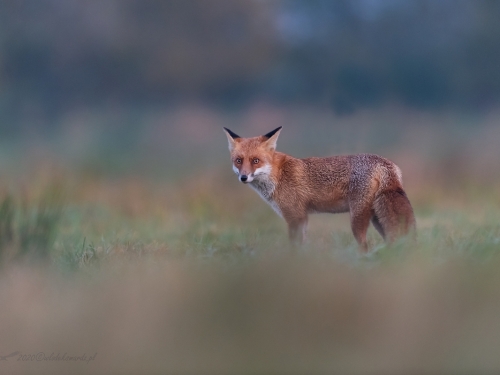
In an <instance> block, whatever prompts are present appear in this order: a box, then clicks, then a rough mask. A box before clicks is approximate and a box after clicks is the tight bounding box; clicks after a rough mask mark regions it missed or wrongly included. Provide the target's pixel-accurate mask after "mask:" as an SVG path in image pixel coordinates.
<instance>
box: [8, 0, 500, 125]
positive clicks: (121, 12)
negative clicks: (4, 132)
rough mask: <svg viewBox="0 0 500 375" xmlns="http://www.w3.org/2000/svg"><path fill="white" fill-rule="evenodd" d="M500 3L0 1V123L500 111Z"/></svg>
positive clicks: (458, 0) (426, 0)
mask: <svg viewBox="0 0 500 375" xmlns="http://www.w3.org/2000/svg"><path fill="white" fill-rule="evenodd" d="M499 19H500V1H489V0H475V1H470V0H439V1H435V0H405V1H398V0H336V1H330V0H283V1H277V0H276V1H259V0H189V1H185V0H106V1H98V0H79V1H69V0H25V1H2V2H0V122H1V126H2V127H4V128H5V126H6V123H12V119H17V118H33V117H36V118H43V117H52V116H56V115H58V114H60V113H62V112H64V111H66V110H67V109H70V108H73V107H82V106H84V107H87V106H102V105H113V106H116V105H118V106H119V105H127V106H128V105H131V104H133V105H139V106H141V105H170V104H176V103H178V102H180V101H186V100H188V101H203V102H207V103H209V104H213V105H220V106H225V107H239V106H241V105H245V104H247V103H249V102H252V101H255V100H260V99H264V100H268V101H271V102H275V103H279V104H296V103H307V104H315V105H320V106H328V107H331V108H333V109H335V110H336V111H338V112H350V111H353V110H355V109H357V108H360V107H363V106H375V105H380V104H384V103H387V102H396V103H402V104H405V105H409V106H417V107H425V108H441V107H444V106H449V107H457V108H458V107H459V108H472V109H477V108H479V109H481V108H484V107H488V106H493V105H496V104H498V102H499V100H500V69H499V68H500V22H499Z"/></svg>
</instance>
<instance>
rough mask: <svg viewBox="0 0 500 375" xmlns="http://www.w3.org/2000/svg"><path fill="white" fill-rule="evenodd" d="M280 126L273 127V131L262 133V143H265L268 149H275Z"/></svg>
mask: <svg viewBox="0 0 500 375" xmlns="http://www.w3.org/2000/svg"><path fill="white" fill-rule="evenodd" d="M281 128H282V126H280V127H279V128H276V129H274V130H273V131H270V132H269V133H267V134H265V135H263V136H262V137H264V143H265V144H266V146H267V148H269V149H270V150H273V151H274V150H275V149H276V142H277V141H278V137H279V135H280V132H281Z"/></svg>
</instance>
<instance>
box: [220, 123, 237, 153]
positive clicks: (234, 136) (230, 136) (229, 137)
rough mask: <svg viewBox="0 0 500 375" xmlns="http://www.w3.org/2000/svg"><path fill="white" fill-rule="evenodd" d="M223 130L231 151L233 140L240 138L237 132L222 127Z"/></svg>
mask: <svg viewBox="0 0 500 375" xmlns="http://www.w3.org/2000/svg"><path fill="white" fill-rule="evenodd" d="M223 129H224V132H225V133H226V136H227V141H228V143H229V151H233V148H234V141H235V140H236V139H238V138H241V137H240V136H239V135H238V134H236V133H234V132H232V131H231V130H229V129H228V128H223Z"/></svg>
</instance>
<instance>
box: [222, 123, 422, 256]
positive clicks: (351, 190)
mask: <svg viewBox="0 0 500 375" xmlns="http://www.w3.org/2000/svg"><path fill="white" fill-rule="evenodd" d="M223 129H224V131H225V133H226V136H227V140H228V145H229V152H230V156H231V162H232V165H233V171H234V173H235V174H236V175H237V176H238V179H239V181H240V182H242V183H243V184H246V185H249V186H250V187H251V188H253V190H255V191H256V192H257V193H258V194H259V195H260V196H261V198H262V199H263V200H264V201H265V202H267V203H268V204H269V205H270V206H271V207H272V208H273V210H274V211H275V212H276V213H277V214H278V215H279V216H280V217H281V218H283V219H285V221H286V223H287V224H288V237H289V240H290V242H291V243H292V244H294V245H299V246H300V245H302V244H303V242H304V239H305V235H306V230H307V222H308V216H309V214H313V213H344V212H349V214H350V223H351V230H352V233H353V235H354V238H355V240H356V241H357V243H358V247H359V251H360V253H361V254H368V250H369V249H368V243H367V239H366V233H367V230H368V227H369V225H370V222H371V223H372V224H373V226H374V227H375V229H376V230H377V231H378V233H379V234H380V235H381V236H382V238H383V239H384V240H385V241H386V243H388V244H392V243H393V242H394V241H395V240H396V239H398V238H399V237H401V236H406V235H408V234H410V233H415V231H416V221H415V216H414V213H413V208H412V206H411V203H410V200H409V199H408V196H407V195H406V192H405V191H404V189H403V177H402V173H401V169H400V168H399V167H398V166H397V165H396V164H394V163H393V162H392V161H390V160H388V159H385V158H383V157H381V156H378V155H375V154H353V155H338V156H330V157H309V158H305V159H299V158H295V157H293V156H290V155H287V154H285V153H282V152H278V151H276V144H277V140H278V136H279V134H280V132H281V129H282V126H280V127H278V128H276V129H274V130H272V131H270V132H269V133H267V134H265V135H262V136H258V137H252V138H242V137H240V136H239V135H237V134H236V133H234V132H233V131H231V130H229V129H227V128H225V127H224V128H223Z"/></svg>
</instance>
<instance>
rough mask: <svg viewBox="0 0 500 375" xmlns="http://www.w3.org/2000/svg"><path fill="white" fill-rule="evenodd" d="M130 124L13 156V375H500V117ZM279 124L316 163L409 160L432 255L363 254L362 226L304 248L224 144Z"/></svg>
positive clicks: (270, 111)
mask: <svg viewBox="0 0 500 375" xmlns="http://www.w3.org/2000/svg"><path fill="white" fill-rule="evenodd" d="M82 116H83V117H82ZM131 116H132V115H131V114H127V113H126V114H116V113H113V114H111V115H110V114H107V115H102V114H89V113H85V114H83V115H82V114H80V115H78V114H75V115H73V116H72V117H68V119H67V120H66V121H68V123H67V124H66V125H65V127H64V128H65V129H70V130H68V131H67V132H61V133H59V135H58V136H57V137H52V138H50V139H49V138H47V137H44V136H42V135H33V139H32V140H31V141H29V140H26V139H25V140H23V141H22V142H21V141H19V143H17V147H12V144H10V145H9V144H5V147H3V148H2V151H1V153H2V159H1V160H2V163H1V166H0V167H1V169H2V171H1V172H2V173H1V176H2V185H1V188H2V196H1V198H0V254H1V265H0V298H1V300H2V301H3V305H2V309H0V337H2V340H1V342H0V356H1V357H5V358H4V359H5V360H2V361H0V373H6V374H7V373H8V374H25V373H50V374H67V373H175V374H193V373H197V374H221V373H226V374H234V373H248V374H255V373H287V374H288V373H297V374H298V373H300V374H303V373H325V374H331V373H341V374H345V373H361V374H362V373H385V374H400V373H471V372H476V373H477V372H479V373H488V372H489V373H496V372H498V371H499V370H500V359H499V358H500V357H498V352H499V350H500V341H499V337H500V324H499V323H498V315H499V314H500V276H499V273H498V268H499V267H500V257H499V250H500V224H499V223H500V212H499V210H498V208H499V204H500V196H499V195H498V191H499V190H498V188H499V184H500V176H499V175H498V173H497V172H496V168H495V166H496V164H497V162H498V160H500V149H499V148H498V138H499V134H498V131H497V121H498V118H499V117H500V116H498V114H496V113H495V112H491V113H490V114H488V115H486V116H472V115H471V116H468V117H464V116H459V115H457V114H456V113H449V114H446V113H441V114H428V113H427V114H426V113H423V112H418V111H410V110H400V109H399V110H398V109H397V108H392V109H390V110H387V111H381V110H378V111H362V112H359V113H357V114H356V115H352V116H344V117H338V116H337V115H335V114H334V113H333V112H330V111H323V112H321V111H318V110H314V111H311V110H309V109H307V108H295V109H283V108H275V107H268V106H262V105H260V106H255V107H252V108H249V109H248V110H247V111H246V112H241V113H239V114H235V113H230V112H229V113H228V112H223V111H215V110H213V109H209V108H205V107H187V108H179V109H177V110H175V111H167V112H165V113H142V114H138V115H137V114H136V116H135V121H137V123H138V126H140V127H141V129H143V131H142V132H141V133H140V134H139V133H136V134H135V135H133V136H131V135H126V136H123V134H120V129H118V130H116V131H115V132H110V131H109V130H106V131H107V132H108V133H105V132H104V131H103V130H102V129H101V128H100V127H99V126H98V124H99V122H100V121H101V122H106V121H107V122H112V121H118V122H119V121H121V119H124V118H131ZM82 121H84V122H86V123H88V124H89V126H87V127H86V128H85V129H86V130H85V131H82V130H81V128H78V127H74V128H72V123H76V124H78V123H81V122H82ZM164 123H168V124H169V130H168V132H167V133H164V128H163V127H162V126H161V125H162V124H164ZM92 124H96V125H95V126H92ZM305 124H314V126H311V127H308V128H306V127H305ZM279 125H284V130H283V132H282V135H281V138H280V140H279V142H278V148H279V149H280V150H282V151H284V152H288V153H290V154H293V155H296V156H299V157H300V156H309V155H329V154H336V153H346V152H361V151H363V152H377V153H380V154H382V155H383V156H386V157H389V158H391V159H392V160H394V161H395V162H396V163H398V164H399V166H400V167H401V169H402V170H403V175H404V180H405V187H406V189H407V191H408V195H409V197H410V199H411V201H412V203H413V205H414V207H415V212H416V216H417V223H418V243H417V244H415V245H412V244H407V243H405V242H401V243H397V244H395V245H394V246H393V247H391V248H388V247H386V246H385V245H384V243H383V242H382V240H381V238H380V237H379V236H378V235H377V234H376V233H375V231H373V230H372V229H370V233H369V240H370V244H371V247H372V248H375V249H377V250H378V252H377V254H376V255H374V256H373V257H371V258H368V259H365V258H358V257H357V252H356V251H357V250H356V249H357V246H356V243H355V241H354V239H353V237H352V234H351V232H350V227H349V219H348V216H347V215H317V216H313V217H312V218H311V223H310V231H309V236H308V242H307V243H306V245H305V247H304V249H303V250H301V251H299V252H295V253H294V252H292V251H291V249H289V247H288V243H287V241H286V231H285V224H284V222H282V221H281V220H280V219H279V218H278V217H277V216H276V215H275V214H274V213H273V212H272V210H271V209H270V208H269V207H268V206H267V205H265V204H264V203H263V202H261V201H260V198H259V197H258V196H257V195H256V194H255V193H253V192H252V191H251V190H250V189H248V188H246V187H244V186H242V185H241V184H239V183H238V182H237V181H236V179H235V178H234V175H233V173H232V171H231V167H230V163H229V161H228V155H227V144H226V139H225V137H224V134H223V132H222V130H221V126H229V127H231V128H232V129H234V130H235V131H237V132H238V133H241V135H242V136H252V135H257V134H261V133H263V132H264V131H267V130H269V129H272V128H273V127H276V126H279ZM71 129H73V130H71ZM75 129H78V131H76V130H75ZM106 129H109V127H108V128H106ZM119 135H120V136H122V138H120V137H119ZM116 139H119V141H117V140H116ZM113 140H114V141H113ZM12 353H15V354H13V355H12V356H9V355H10V354H12ZM39 353H42V354H39ZM84 356H85V357H84ZM64 358H66V359H64ZM68 358H72V359H68ZM84 358H85V360H84ZM90 358H92V359H90Z"/></svg>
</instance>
